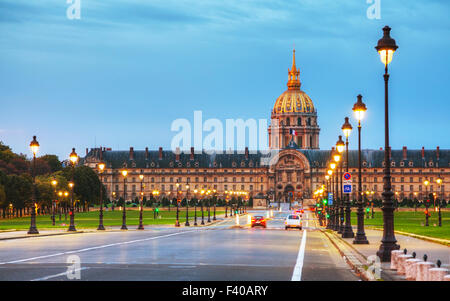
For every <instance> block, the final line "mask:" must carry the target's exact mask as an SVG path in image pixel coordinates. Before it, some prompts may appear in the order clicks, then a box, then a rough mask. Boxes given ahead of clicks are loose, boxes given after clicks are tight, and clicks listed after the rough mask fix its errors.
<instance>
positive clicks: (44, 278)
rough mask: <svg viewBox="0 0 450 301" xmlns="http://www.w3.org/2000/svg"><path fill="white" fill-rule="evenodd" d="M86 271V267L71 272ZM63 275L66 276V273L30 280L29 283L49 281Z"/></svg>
mask: <svg viewBox="0 0 450 301" xmlns="http://www.w3.org/2000/svg"><path fill="white" fill-rule="evenodd" d="M87 269H89V268H88V267H82V268H79V269H75V270H73V272H78V271H82V270H87ZM64 275H67V271H65V272H62V273H59V274H55V275H50V276H45V277H42V278H36V279H32V280H30V281H43V280H48V279H51V278H56V277H60V276H64Z"/></svg>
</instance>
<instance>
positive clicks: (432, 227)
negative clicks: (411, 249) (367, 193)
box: [352, 208, 450, 239]
mask: <svg viewBox="0 0 450 301" xmlns="http://www.w3.org/2000/svg"><path fill="white" fill-rule="evenodd" d="M354 211H355V210H352V225H356V224H357V223H356V221H357V220H356V213H355V212H354ZM429 212H430V214H431V216H430V217H429V219H428V224H429V226H428V227H426V226H425V213H424V211H423V209H422V210H420V209H419V210H417V212H414V211H395V212H394V229H395V230H397V231H402V232H408V233H413V234H417V235H423V236H429V237H435V238H443V239H450V211H442V212H441V215H442V227H439V226H438V225H439V224H438V213H437V212H434V211H433V210H432V208H430V211H429ZM369 216H371V215H370V214H369ZM364 225H366V226H373V227H377V228H382V227H383V213H382V212H380V211H376V212H375V216H374V218H373V219H371V218H369V219H366V216H364Z"/></svg>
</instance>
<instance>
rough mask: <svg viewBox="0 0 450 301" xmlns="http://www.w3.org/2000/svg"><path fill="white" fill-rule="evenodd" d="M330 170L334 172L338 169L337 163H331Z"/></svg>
mask: <svg viewBox="0 0 450 301" xmlns="http://www.w3.org/2000/svg"><path fill="white" fill-rule="evenodd" d="M330 168H331V169H332V170H333V169H335V168H336V163H334V162H331V163H330Z"/></svg>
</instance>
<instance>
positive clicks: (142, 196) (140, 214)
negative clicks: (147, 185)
mask: <svg viewBox="0 0 450 301" xmlns="http://www.w3.org/2000/svg"><path fill="white" fill-rule="evenodd" d="M139 180H141V201H140V205H141V206H140V207H141V208H139V226H138V228H137V229H138V230H144V225H143V224H142V213H143V210H144V204H143V203H144V193H143V192H142V189H143V187H144V186H143V181H144V175H143V174H140V175H139Z"/></svg>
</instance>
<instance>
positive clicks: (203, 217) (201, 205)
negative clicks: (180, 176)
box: [200, 189, 205, 225]
mask: <svg viewBox="0 0 450 301" xmlns="http://www.w3.org/2000/svg"><path fill="white" fill-rule="evenodd" d="M200 195H201V202H200V209H201V210H202V222H201V224H202V225H204V224H205V214H204V213H203V202H204V195H205V190H204V189H202V190H201V191H200Z"/></svg>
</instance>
